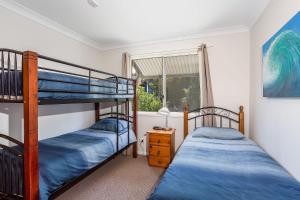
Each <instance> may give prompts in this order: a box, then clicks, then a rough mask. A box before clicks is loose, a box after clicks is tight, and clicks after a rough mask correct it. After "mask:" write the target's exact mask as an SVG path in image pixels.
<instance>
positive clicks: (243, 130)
mask: <svg viewBox="0 0 300 200" xmlns="http://www.w3.org/2000/svg"><path fill="white" fill-rule="evenodd" d="M239 131H240V132H241V133H243V134H245V128H244V106H240V112H239Z"/></svg>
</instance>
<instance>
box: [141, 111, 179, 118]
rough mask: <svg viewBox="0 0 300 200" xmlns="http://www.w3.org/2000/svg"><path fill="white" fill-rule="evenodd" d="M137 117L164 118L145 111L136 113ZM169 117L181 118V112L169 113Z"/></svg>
mask: <svg viewBox="0 0 300 200" xmlns="http://www.w3.org/2000/svg"><path fill="white" fill-rule="evenodd" d="M138 115H140V116H150V117H164V116H163V115H160V114H158V113H157V112H146V111H138ZM169 117H174V118H177V117H178V118H179V117H183V112H171V113H170V115H169Z"/></svg>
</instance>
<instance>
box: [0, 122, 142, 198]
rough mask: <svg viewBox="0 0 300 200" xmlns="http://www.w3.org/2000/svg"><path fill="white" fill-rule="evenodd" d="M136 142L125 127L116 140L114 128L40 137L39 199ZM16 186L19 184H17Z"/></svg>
mask: <svg viewBox="0 0 300 200" xmlns="http://www.w3.org/2000/svg"><path fill="white" fill-rule="evenodd" d="M107 119H109V118H107ZM104 120H106V119H104ZM113 120H115V119H113ZM120 121H124V120H120ZM135 142H136V137H135V134H134V132H133V131H132V130H131V129H130V130H129V134H128V130H123V131H122V132H120V133H119V137H118V142H117V134H116V132H113V131H107V130H99V129H96V128H87V129H83V130H79V131H75V132H71V133H67V134H63V135H60V136H57V137H52V138H49V139H44V140H41V141H39V144H38V145H39V183H40V184H39V199H40V200H47V199H49V198H50V197H51V195H52V194H53V193H55V191H56V190H58V189H59V188H60V187H62V186H63V185H64V184H65V183H68V182H70V181H72V180H73V179H75V178H77V177H79V176H80V175H81V174H83V173H85V172H87V171H88V170H90V169H92V168H94V167H95V166H97V165H99V164H101V163H102V162H104V161H106V160H107V159H108V158H109V157H111V156H112V155H114V154H116V153H117V152H119V151H122V150H123V149H125V148H126V147H128V146H129V145H130V144H133V143H135ZM117 145H118V147H117ZM16 150H19V151H20V149H16ZM0 155H1V156H2V157H1V159H0V160H1V163H2V161H3V160H2V159H5V160H10V159H11V158H10V157H9V156H10V155H9V154H6V155H5V154H3V153H2V152H1V150H0ZM3 163H4V162H3ZM18 165H19V169H20V170H18V171H22V170H21V169H22V165H23V164H22V163H18ZM1 166H2V164H0V167H1ZM7 172H8V171H7ZM19 184H21V182H20V183H19ZM15 187H21V186H20V185H18V184H16V185H15ZM13 190H17V188H14V189H13Z"/></svg>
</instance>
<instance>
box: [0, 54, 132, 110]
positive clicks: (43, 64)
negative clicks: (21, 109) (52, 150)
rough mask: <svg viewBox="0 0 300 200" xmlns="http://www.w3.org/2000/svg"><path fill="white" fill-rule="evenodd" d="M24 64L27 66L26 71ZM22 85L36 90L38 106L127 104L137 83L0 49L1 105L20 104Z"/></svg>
mask: <svg viewBox="0 0 300 200" xmlns="http://www.w3.org/2000/svg"><path fill="white" fill-rule="evenodd" d="M24 65H26V66H28V65H30V66H29V67H28V68H27V67H26V69H25V67H24ZM34 68H37V69H34ZM27 69H28V70H27ZM35 76H37V77H35ZM25 83H26V85H31V87H33V88H34V87H37V92H38V103H39V104H66V103H93V102H103V101H114V100H118V101H126V100H129V99H133V98H135V85H136V81H135V80H133V79H130V78H124V77H119V76H117V75H115V74H111V73H107V72H103V71H100V70H96V69H92V68H88V67H84V66H80V65H77V64H73V63H69V62H66V61H62V60H58V59H54V58H50V57H47V56H43V55H39V54H36V53H34V52H28V51H27V52H20V51H16V50H11V49H0V102H5V103H23V99H24V97H23V90H25V89H26V88H27V87H24V85H25Z"/></svg>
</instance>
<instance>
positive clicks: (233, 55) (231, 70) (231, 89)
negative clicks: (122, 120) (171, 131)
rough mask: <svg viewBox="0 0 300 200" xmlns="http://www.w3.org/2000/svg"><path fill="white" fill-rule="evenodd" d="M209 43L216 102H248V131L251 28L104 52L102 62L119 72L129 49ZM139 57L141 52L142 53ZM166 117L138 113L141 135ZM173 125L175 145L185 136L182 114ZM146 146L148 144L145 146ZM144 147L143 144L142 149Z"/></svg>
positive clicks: (234, 106)
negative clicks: (175, 130) (244, 30)
mask: <svg viewBox="0 0 300 200" xmlns="http://www.w3.org/2000/svg"><path fill="white" fill-rule="evenodd" d="M201 43H206V44H207V45H208V46H209V48H208V54H209V58H210V66H211V77H212V85H213V93H214V98H215V104H216V105H217V106H222V107H225V108H228V109H232V110H235V111H238V107H239V105H244V106H245V120H246V121H245V125H246V133H247V134H248V130H249V98H250V97H249V93H250V92H249V83H250V80H249V73H250V69H249V62H250V61H249V55H250V53H249V49H250V46H249V32H240V33H232V34H225V35H219V36H210V37H203V38H198V39H190V40H182V41H175V42H167V43H157V44H151V45H143V46H132V47H127V48H120V49H115V50H110V51H106V52H103V61H102V62H103V65H104V66H106V67H110V68H112V69H115V70H116V71H115V72H116V73H120V70H121V69H120V68H118V67H119V66H121V59H122V56H121V54H122V53H123V52H129V53H130V54H131V55H132V56H139V55H141V54H145V55H146V54H149V53H152V52H161V51H166V52H168V51H174V50H181V49H190V48H197V47H198V46H199V45H200V44H201ZM139 57H140V56H139ZM163 122H164V118H163V117H160V116H157V114H156V113H152V114H145V113H140V114H139V123H138V127H139V132H138V135H139V138H143V136H144V134H145V133H146V131H147V130H149V129H150V128H151V127H153V126H157V125H163ZM169 124H170V126H173V127H174V128H176V129H177V134H176V146H179V145H180V143H181V141H182V138H183V137H182V136H183V117H182V114H181V115H178V114H173V115H171V117H170V120H169ZM143 149H145V148H143ZM143 149H142V148H141V147H140V148H139V151H140V152H142V151H143Z"/></svg>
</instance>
